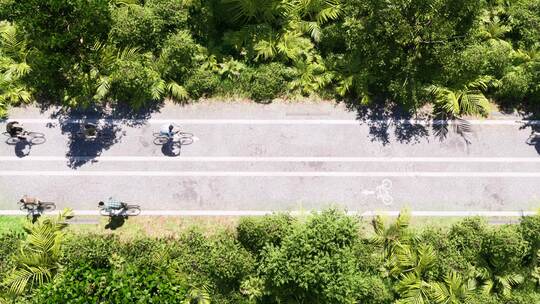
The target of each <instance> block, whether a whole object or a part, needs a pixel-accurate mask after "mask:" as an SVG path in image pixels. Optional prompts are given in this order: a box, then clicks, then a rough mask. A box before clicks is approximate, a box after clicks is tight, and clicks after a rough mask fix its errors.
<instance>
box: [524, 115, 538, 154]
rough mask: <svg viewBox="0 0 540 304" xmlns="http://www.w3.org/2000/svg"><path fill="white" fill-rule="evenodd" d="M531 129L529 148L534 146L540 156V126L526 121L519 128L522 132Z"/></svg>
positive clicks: (528, 141)
mask: <svg viewBox="0 0 540 304" xmlns="http://www.w3.org/2000/svg"><path fill="white" fill-rule="evenodd" d="M526 128H530V129H531V135H530V136H531V137H532V138H530V139H528V140H527V141H526V143H527V144H528V145H529V146H534V149H535V150H536V153H537V154H539V155H540V125H539V124H538V123H536V122H533V121H526V122H525V123H524V124H523V125H522V126H520V127H519V129H520V130H523V129H526Z"/></svg>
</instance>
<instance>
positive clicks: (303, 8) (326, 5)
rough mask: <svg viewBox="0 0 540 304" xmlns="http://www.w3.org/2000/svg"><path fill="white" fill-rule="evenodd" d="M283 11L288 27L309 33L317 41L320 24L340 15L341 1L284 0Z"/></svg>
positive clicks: (319, 33) (319, 36)
mask: <svg viewBox="0 0 540 304" xmlns="http://www.w3.org/2000/svg"><path fill="white" fill-rule="evenodd" d="M285 12H286V14H287V17H288V19H289V20H290V21H289V27H290V28H292V29H298V30H301V32H302V33H309V34H310V36H311V38H312V39H313V40H314V41H315V42H318V41H320V38H321V26H322V25H323V24H325V23H327V22H329V21H331V20H336V19H338V18H339V16H340V15H341V3H340V1H339V0H292V1H286V4H285Z"/></svg>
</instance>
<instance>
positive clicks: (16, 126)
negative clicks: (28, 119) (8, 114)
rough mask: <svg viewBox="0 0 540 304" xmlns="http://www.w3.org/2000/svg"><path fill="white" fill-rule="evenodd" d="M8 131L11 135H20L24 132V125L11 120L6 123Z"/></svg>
mask: <svg viewBox="0 0 540 304" xmlns="http://www.w3.org/2000/svg"><path fill="white" fill-rule="evenodd" d="M6 131H7V132H8V133H9V136H11V137H18V136H21V135H22V134H23V126H22V125H21V124H20V123H19V122H18V121H11V122H8V124H7V125H6Z"/></svg>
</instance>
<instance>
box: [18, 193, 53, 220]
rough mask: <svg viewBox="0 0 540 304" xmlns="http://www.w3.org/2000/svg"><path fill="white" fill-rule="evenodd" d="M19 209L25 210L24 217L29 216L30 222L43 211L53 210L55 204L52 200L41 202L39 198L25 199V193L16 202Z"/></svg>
mask: <svg viewBox="0 0 540 304" xmlns="http://www.w3.org/2000/svg"><path fill="white" fill-rule="evenodd" d="M17 203H18V204H19V205H20V206H19V209H20V210H21V211H26V213H27V214H26V217H27V218H29V219H30V218H31V219H32V222H34V221H36V220H37V218H39V217H40V216H41V215H42V214H43V213H44V212H50V211H54V210H55V209H56V204H55V203H53V202H42V201H40V200H39V199H31V200H29V201H27V197H26V195H25V196H23V197H22V198H21V200H19V201H18V202H17Z"/></svg>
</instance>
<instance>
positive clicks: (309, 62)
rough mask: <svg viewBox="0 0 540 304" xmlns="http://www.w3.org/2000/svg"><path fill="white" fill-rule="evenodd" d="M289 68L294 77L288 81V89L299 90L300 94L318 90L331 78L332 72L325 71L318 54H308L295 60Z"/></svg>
mask: <svg viewBox="0 0 540 304" xmlns="http://www.w3.org/2000/svg"><path fill="white" fill-rule="evenodd" d="M290 70H291V72H292V74H294V75H295V76H296V77H295V78H294V79H293V80H292V81H291V82H290V83H289V89H290V90H291V91H299V92H300V93H301V94H302V95H309V94H311V93H315V92H317V91H319V90H320V89H322V88H324V87H325V86H326V85H328V84H329V83H330V82H331V81H332V79H333V74H332V73H330V72H329V71H327V69H326V66H325V65H324V63H323V62H322V58H321V57H320V56H318V55H315V56H314V55H311V54H308V55H307V56H305V58H303V59H299V60H295V61H294V65H293V67H292V68H290Z"/></svg>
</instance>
